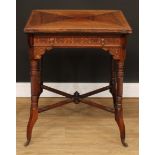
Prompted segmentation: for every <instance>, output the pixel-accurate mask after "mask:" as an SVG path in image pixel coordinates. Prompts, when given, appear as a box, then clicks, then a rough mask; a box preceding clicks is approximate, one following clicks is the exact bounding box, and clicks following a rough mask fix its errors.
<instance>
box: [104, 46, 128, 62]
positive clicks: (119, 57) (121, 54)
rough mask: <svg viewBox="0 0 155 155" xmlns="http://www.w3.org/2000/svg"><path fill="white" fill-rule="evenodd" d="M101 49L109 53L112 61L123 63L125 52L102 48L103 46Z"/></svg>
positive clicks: (121, 49) (120, 49) (118, 48)
mask: <svg viewBox="0 0 155 155" xmlns="http://www.w3.org/2000/svg"><path fill="white" fill-rule="evenodd" d="M102 49H103V50H105V51H107V52H109V53H110V54H111V55H112V56H113V59H114V60H122V61H124V59H125V56H126V51H125V50H124V49H123V48H121V47H104V46H103V48H102Z"/></svg>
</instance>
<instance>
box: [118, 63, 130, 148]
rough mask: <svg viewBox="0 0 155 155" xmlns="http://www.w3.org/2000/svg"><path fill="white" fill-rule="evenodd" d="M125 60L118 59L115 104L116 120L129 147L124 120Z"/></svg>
mask: <svg viewBox="0 0 155 155" xmlns="http://www.w3.org/2000/svg"><path fill="white" fill-rule="evenodd" d="M123 66H124V62H123V61H117V91H116V106H115V120H116V122H117V124H118V127H119V130H120V138H121V142H122V144H123V146H125V147H127V146H128V145H127V143H125V125H124V121H123V107H122V94H123Z"/></svg>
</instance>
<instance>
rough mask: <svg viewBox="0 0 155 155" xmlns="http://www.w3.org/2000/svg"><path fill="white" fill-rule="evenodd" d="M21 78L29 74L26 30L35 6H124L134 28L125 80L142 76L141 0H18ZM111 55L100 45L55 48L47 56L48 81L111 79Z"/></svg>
mask: <svg viewBox="0 0 155 155" xmlns="http://www.w3.org/2000/svg"><path fill="white" fill-rule="evenodd" d="M16 3H17V61H16V63H17V65H16V66H17V72H16V73H17V82H27V81H29V80H30V78H29V63H28V51H27V50H28V45H27V39H26V35H25V34H24V32H23V29H24V26H25V23H26V21H27V19H28V17H29V15H30V13H31V10H32V9H120V10H122V11H123V12H124V14H125V16H126V18H127V20H128V22H129V23H130V25H131V27H132V28H133V34H132V35H131V36H129V37H128V45H127V59H126V62H125V75H124V77H125V78H124V81H125V82H138V80H139V76H138V75H139V66H138V65H139V1H138V0H134V1H131V0H17V1H16ZM109 63H110V61H109V55H108V54H106V53H104V52H102V51H100V50H98V49H54V50H53V52H51V53H50V54H48V55H46V56H45V60H44V66H43V68H44V77H43V78H44V81H51V82H107V81H108V80H109V73H110V72H109V70H110V68H109Z"/></svg>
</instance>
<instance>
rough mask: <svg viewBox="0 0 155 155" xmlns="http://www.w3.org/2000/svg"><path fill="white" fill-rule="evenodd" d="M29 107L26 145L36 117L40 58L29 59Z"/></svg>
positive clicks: (39, 86) (39, 88)
mask: <svg viewBox="0 0 155 155" xmlns="http://www.w3.org/2000/svg"><path fill="white" fill-rule="evenodd" d="M30 67H31V108H30V118H29V122H28V125H27V142H26V143H25V146H27V145H28V144H29V143H30V141H31V136H32V129H33V126H34V124H35V122H36V120H37V119H38V99H39V95H40V94H41V91H42V89H41V83H42V80H41V73H40V60H31V62H30Z"/></svg>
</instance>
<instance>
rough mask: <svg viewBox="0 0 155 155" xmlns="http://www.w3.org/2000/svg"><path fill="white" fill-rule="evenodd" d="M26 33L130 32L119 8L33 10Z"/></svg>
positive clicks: (25, 29)
mask: <svg viewBox="0 0 155 155" xmlns="http://www.w3.org/2000/svg"><path fill="white" fill-rule="evenodd" d="M24 32H26V33H120V34H129V33H132V29H131V27H130V25H129V24H128V22H127V20H126V18H125V16H124V15H123V13H122V11H120V10H33V11H32V13H31V15H30V17H29V19H28V22H27V24H26V26H25V28H24Z"/></svg>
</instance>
